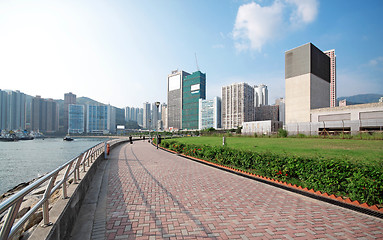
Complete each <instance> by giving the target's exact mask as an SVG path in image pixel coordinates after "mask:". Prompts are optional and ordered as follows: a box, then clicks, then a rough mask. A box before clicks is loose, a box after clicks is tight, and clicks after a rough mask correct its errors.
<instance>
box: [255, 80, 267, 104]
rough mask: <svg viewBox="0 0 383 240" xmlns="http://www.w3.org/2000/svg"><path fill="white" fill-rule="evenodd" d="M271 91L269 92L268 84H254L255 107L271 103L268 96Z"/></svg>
mask: <svg viewBox="0 0 383 240" xmlns="http://www.w3.org/2000/svg"><path fill="white" fill-rule="evenodd" d="M268 95H269V93H268V90H267V86H266V85H263V84H261V85H259V86H257V85H255V86H254V105H255V107H260V106H264V105H269V101H268V98H269V96H268Z"/></svg>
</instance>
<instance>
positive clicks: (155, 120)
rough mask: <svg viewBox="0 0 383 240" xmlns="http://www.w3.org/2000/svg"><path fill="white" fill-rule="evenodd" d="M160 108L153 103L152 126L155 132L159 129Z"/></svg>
mask: <svg viewBox="0 0 383 240" xmlns="http://www.w3.org/2000/svg"><path fill="white" fill-rule="evenodd" d="M159 110H160V106H158V108H157V106H156V103H152V126H151V128H152V129H153V130H157V129H158V120H160V112H159Z"/></svg>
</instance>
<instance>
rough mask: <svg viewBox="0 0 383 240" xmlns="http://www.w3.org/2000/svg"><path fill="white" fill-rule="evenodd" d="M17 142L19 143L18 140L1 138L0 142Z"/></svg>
mask: <svg viewBox="0 0 383 240" xmlns="http://www.w3.org/2000/svg"><path fill="white" fill-rule="evenodd" d="M16 141H18V139H17V138H11V137H0V142H16Z"/></svg>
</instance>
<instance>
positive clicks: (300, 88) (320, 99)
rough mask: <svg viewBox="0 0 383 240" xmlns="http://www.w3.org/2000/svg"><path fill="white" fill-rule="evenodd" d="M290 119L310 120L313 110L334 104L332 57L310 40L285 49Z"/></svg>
mask: <svg viewBox="0 0 383 240" xmlns="http://www.w3.org/2000/svg"><path fill="white" fill-rule="evenodd" d="M285 81H286V89H285V90H286V95H285V96H286V99H285V114H286V115H285V118H286V123H287V124H288V123H298V122H310V110H311V109H316V108H325V107H330V58H329V57H328V56H327V55H326V54H325V53H323V52H322V51H321V50H319V49H318V48H317V47H315V46H314V45H313V44H312V43H307V44H305V45H302V46H300V47H297V48H294V49H292V50H289V51H286V52H285Z"/></svg>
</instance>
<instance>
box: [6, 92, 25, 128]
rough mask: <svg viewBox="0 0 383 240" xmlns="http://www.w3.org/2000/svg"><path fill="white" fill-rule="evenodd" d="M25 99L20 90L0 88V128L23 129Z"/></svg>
mask: <svg viewBox="0 0 383 240" xmlns="http://www.w3.org/2000/svg"><path fill="white" fill-rule="evenodd" d="M25 99H26V95H25V94H24V93H22V92H20V91H8V90H5V91H2V90H0V129H6V130H17V129H21V130H23V129H25V114H26V109H25V107H26V100H25Z"/></svg>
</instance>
